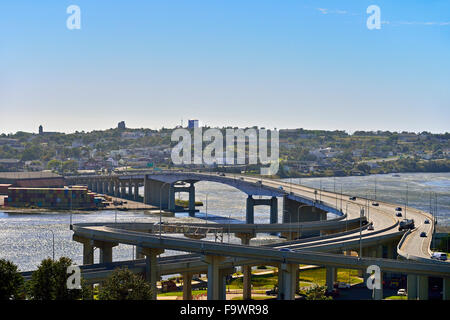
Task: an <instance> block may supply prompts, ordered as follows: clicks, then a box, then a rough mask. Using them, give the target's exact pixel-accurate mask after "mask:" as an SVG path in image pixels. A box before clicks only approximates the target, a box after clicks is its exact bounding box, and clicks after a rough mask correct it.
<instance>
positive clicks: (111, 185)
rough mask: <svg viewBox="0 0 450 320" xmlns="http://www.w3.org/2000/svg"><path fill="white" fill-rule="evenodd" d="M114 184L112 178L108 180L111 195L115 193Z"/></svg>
mask: <svg viewBox="0 0 450 320" xmlns="http://www.w3.org/2000/svg"><path fill="white" fill-rule="evenodd" d="M114 186H115V184H114V181H113V180H110V181H109V182H108V194H109V195H110V196H113V195H114Z"/></svg>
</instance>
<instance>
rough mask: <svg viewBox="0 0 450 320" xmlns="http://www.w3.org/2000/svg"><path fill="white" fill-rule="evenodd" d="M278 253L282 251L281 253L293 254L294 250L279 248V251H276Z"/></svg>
mask: <svg viewBox="0 0 450 320" xmlns="http://www.w3.org/2000/svg"><path fill="white" fill-rule="evenodd" d="M278 251H283V252H294V250H292V249H289V248H281V249H278Z"/></svg>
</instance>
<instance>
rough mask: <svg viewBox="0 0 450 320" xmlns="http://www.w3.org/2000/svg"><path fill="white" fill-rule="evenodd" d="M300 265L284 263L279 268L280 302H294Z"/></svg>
mask: <svg viewBox="0 0 450 320" xmlns="http://www.w3.org/2000/svg"><path fill="white" fill-rule="evenodd" d="M297 271H298V264H292V263H289V264H286V263H282V264H281V266H280V268H278V299H279V300H294V299H295V288H296V286H297V285H296V282H298V278H296V276H297Z"/></svg>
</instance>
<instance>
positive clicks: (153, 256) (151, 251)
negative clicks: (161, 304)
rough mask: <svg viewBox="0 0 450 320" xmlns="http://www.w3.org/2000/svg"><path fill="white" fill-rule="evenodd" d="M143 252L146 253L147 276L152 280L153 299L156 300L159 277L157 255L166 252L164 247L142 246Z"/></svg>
mask: <svg viewBox="0 0 450 320" xmlns="http://www.w3.org/2000/svg"><path fill="white" fill-rule="evenodd" d="M142 253H143V254H144V255H145V277H146V279H147V281H149V282H150V288H151V300H156V297H157V293H158V291H157V287H156V282H157V281H158V279H159V275H158V261H157V256H158V255H160V254H162V253H164V249H155V248H142Z"/></svg>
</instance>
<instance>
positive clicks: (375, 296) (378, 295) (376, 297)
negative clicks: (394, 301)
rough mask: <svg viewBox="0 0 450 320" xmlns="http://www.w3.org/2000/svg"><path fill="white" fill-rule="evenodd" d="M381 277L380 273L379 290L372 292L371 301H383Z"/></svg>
mask: <svg viewBox="0 0 450 320" xmlns="http://www.w3.org/2000/svg"><path fill="white" fill-rule="evenodd" d="M383 277H384V272H380V289H374V290H373V300H383Z"/></svg>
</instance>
